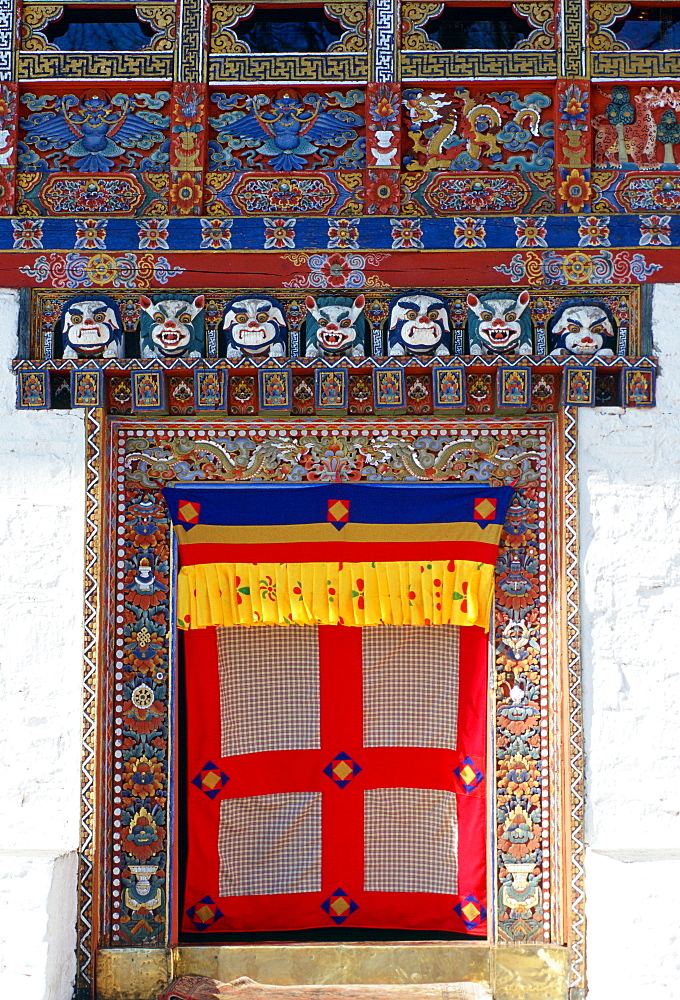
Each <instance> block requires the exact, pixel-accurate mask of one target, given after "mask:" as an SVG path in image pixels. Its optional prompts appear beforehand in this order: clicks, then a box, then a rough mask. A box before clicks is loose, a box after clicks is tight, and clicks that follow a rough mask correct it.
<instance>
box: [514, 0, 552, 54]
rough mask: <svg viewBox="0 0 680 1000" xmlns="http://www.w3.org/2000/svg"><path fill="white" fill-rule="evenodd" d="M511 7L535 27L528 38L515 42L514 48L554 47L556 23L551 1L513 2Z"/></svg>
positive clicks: (541, 48) (545, 48)
mask: <svg viewBox="0 0 680 1000" xmlns="http://www.w3.org/2000/svg"><path fill="white" fill-rule="evenodd" d="M512 9H513V10H514V12H515V13H516V14H518V15H519V16H520V17H524V18H526V19H527V21H528V22H529V24H530V25H531V26H532V27H533V28H535V29H536V30H535V31H532V32H531V34H530V35H529V37H528V38H525V39H524V41H522V42H517V44H516V45H515V49H533V50H534V51H536V50H540V51H544V52H545V51H548V50H550V49H554V48H555V44H556V43H555V38H556V34H557V32H556V23H555V8H554V6H553V4H552V3H547V2H545V0H537V2H532V0H528V2H524V0H523V2H521V3H514V4H513V5H512Z"/></svg>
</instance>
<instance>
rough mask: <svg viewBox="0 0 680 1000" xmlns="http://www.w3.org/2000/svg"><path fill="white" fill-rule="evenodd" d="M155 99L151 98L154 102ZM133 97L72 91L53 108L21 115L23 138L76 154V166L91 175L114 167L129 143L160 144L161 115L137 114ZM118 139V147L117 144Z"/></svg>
mask: <svg viewBox="0 0 680 1000" xmlns="http://www.w3.org/2000/svg"><path fill="white" fill-rule="evenodd" d="M154 103H156V102H154ZM133 107H135V98H132V97H129V96H128V95H124V94H117V95H116V97H115V98H114V99H113V100H110V99H109V98H108V97H107V96H106V95H104V94H102V93H94V94H90V95H88V96H86V97H83V98H82V99H80V100H79V99H78V98H77V97H75V96H74V95H73V94H66V95H65V96H64V97H62V98H57V99H56V102H55V104H54V107H53V109H52V110H49V111H40V112H38V113H37V114H33V115H30V116H29V117H28V118H22V119H20V122H19V124H20V127H21V128H22V130H23V133H24V134H23V140H24V142H25V143H26V144H30V145H34V146H35V147H36V148H37V149H39V150H46V149H63V150H64V152H65V153H66V155H67V156H73V157H78V159H76V161H75V164H74V166H75V168H76V169H77V170H81V171H88V172H91V173H99V172H108V171H109V170H111V169H112V168H113V167H114V166H115V161H114V160H113V159H112V157H115V156H120V155H121V154H123V153H125V152H126V147H127V148H128V149H129V148H130V147H132V146H141V147H142V148H146V149H148V148H150V146H151V145H152V144H153V143H156V142H162V141H163V139H164V135H163V132H162V125H163V123H164V122H165V119H164V118H163V117H162V116H161V115H157V114H151V113H149V112H144V115H146V116H148V119H150V120H147V117H143V115H142V114H139V113H136V112H134V111H133V110H132V108H133ZM121 143H122V145H121Z"/></svg>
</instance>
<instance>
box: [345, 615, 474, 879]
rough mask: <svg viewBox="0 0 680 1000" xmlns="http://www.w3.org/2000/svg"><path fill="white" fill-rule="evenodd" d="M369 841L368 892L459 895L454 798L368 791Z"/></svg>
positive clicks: (436, 792)
mask: <svg viewBox="0 0 680 1000" xmlns="http://www.w3.org/2000/svg"><path fill="white" fill-rule="evenodd" d="M437 627H438V628H439V627H440V626H437ZM364 839H365V867H364V889H365V890H366V891H367V892H436V893H452V894H455V893H457V892H458V871H457V860H456V859H457V857H458V819H457V814H456V796H455V795H454V793H453V792H447V791H444V790H443V789H436V788H371V789H368V790H367V791H366V792H364Z"/></svg>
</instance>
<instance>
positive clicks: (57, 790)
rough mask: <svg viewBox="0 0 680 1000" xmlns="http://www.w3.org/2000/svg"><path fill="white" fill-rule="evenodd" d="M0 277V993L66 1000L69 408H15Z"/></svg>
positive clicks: (73, 597) (75, 570) (9, 301)
mask: <svg viewBox="0 0 680 1000" xmlns="http://www.w3.org/2000/svg"><path fill="white" fill-rule="evenodd" d="M18 308H19V303H18V294H17V293H16V292H12V291H5V290H0V358H2V359H3V360H2V364H1V365H0V470H1V471H0V512H1V514H0V553H1V554H2V572H1V573H0V607H2V620H3V627H2V629H1V630H0V806H1V809H2V823H0V996H2V997H8V998H9V997H16V1000H70V997H71V991H72V982H73V977H74V973H75V953H74V948H75V932H74V927H75V919H76V896H75V890H76V850H77V847H78V824H79V815H78V794H79V767H80V763H79V759H80V754H79V730H80V704H81V681H80V678H81V675H82V669H81V668H82V631H81V622H82V604H83V599H82V589H83V538H84V534H83V531H84V528H83V518H84V513H83V512H84V483H85V477H84V459H85V449H84V435H83V421H82V416H81V414H79V413H77V412H75V411H74V412H70V411H67V410H62V411H58V410H56V411H53V412H50V413H39V412H36V413H30V412H25V411H23V412H17V411H16V410H15V409H14V398H15V387H14V377H13V376H12V374H11V373H10V371H9V367H8V361H9V360H10V359H12V358H13V357H14V356H15V354H16V328H17V317H18Z"/></svg>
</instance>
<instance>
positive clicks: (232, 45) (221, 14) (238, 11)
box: [210, 3, 255, 55]
mask: <svg viewBox="0 0 680 1000" xmlns="http://www.w3.org/2000/svg"><path fill="white" fill-rule="evenodd" d="M254 10H255V5H254V4H252V3H219V4H214V5H213V7H212V21H211V26H210V38H211V41H210V47H211V51H212V52H216V53H224V54H227V53H228V54H229V55H233V54H235V53H248V52H250V51H251V50H250V46H249V45H248V44H247V43H246V42H242V41H241V40H240V39H239V38H238V37H237V35H236V32H234V31H232V30H231V29H232V28H233V27H234V25H236V24H238V22H239V21H242V20H243V19H244V18H246V17H250V15H251V14H252V13H253V11H254Z"/></svg>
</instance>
